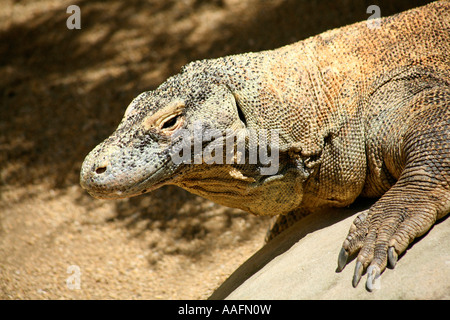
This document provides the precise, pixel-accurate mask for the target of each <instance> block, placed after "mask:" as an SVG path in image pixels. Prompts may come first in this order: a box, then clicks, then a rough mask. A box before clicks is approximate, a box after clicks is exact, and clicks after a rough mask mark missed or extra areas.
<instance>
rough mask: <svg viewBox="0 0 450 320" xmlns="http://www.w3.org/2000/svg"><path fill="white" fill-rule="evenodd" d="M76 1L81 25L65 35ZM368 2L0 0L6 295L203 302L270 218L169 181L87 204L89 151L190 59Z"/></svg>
mask: <svg viewBox="0 0 450 320" xmlns="http://www.w3.org/2000/svg"><path fill="white" fill-rule="evenodd" d="M373 2H374V3H378V2H376V1H373ZM423 3H424V1H398V2H395V4H394V3H392V2H391V1H386V2H384V3H381V4H379V5H380V7H381V9H382V12H381V13H382V15H388V14H392V13H394V12H399V11H402V10H405V9H407V8H409V7H414V6H416V5H417V4H423ZM72 4H76V5H78V6H79V7H80V9H81V30H68V29H67V27H66V19H67V18H68V17H69V14H67V13H66V8H67V7H68V6H69V5H72ZM371 4H372V2H371ZM367 6H368V4H365V3H364V2H362V1H343V2H342V3H338V2H335V1H300V0H298V1H296V0H292V1H288V0H278V1H276V0H273V1H269V0H266V1H257V0H251V1H250V0H249V1H241V0H223V1H222V0H214V1H202V0H185V1H167V0H150V1H137V0H131V1H118V0H111V1H95V0H94V1H92V0H91V1H87V0H84V1H83V0H81V1H74V0H69V1H60V0H58V1H56V0H39V1H38V0H29V1H28V0H22V1H7V0H0V99H1V100H0V101H1V103H0V298H1V299H110V298H117V299H204V298H207V297H208V296H209V295H210V294H211V293H212V291H213V290H214V289H215V288H216V287H217V286H219V285H220V283H222V282H223V281H224V280H225V279H226V278H227V277H228V276H229V275H230V274H231V273H232V271H233V270H235V269H236V268H237V267H238V266H239V265H240V264H242V263H243V262H244V261H245V260H246V259H247V258H248V257H250V256H251V255H252V254H253V253H254V252H255V251H256V250H258V249H259V248H261V246H262V245H263V238H264V235H265V232H266V228H267V226H268V224H269V221H268V220H267V219H261V218H258V217H253V216H251V215H248V214H246V213H244V212H242V211H239V210H236V209H229V208H225V207H221V206H219V205H216V204H214V203H211V202H209V201H206V200H204V199H202V198H199V197H197V196H194V195H191V194H189V193H187V192H185V191H183V190H181V189H179V188H176V187H164V188H162V189H160V190H157V191H155V192H153V193H152V194H150V195H144V196H140V197H136V198H132V199H125V200H117V201H100V200H95V199H93V198H91V197H90V196H89V195H87V194H86V193H85V192H84V191H83V190H82V189H81V188H80V187H79V184H78V179H79V178H78V175H79V168H80V165H81V162H82V160H83V158H84V156H85V155H86V154H87V153H88V152H89V151H90V150H91V149H92V148H93V147H94V146H95V145H96V144H97V143H99V142H100V141H101V140H103V139H104V138H106V137H107V136H108V135H109V134H110V133H111V132H112V131H113V130H114V128H115V127H116V126H117V124H118V123H119V121H120V119H121V117H122V114H123V112H124V110H125V108H126V106H127V105H128V103H129V102H130V101H131V99H132V98H133V97H135V96H136V95H137V94H139V93H140V92H142V91H146V90H151V89H153V88H155V87H156V86H157V85H159V84H160V83H161V82H162V81H164V79H166V78H167V77H168V76H170V75H172V74H175V73H176V72H178V70H179V69H180V67H181V66H182V65H184V64H185V63H187V62H189V61H192V60H197V59H202V58H211V57H219V56H223V55H227V54H233V53H240V52H246V51H259V50H263V49H269V48H276V47H278V46H281V45H284V44H288V43H291V42H294V41H297V40H300V39H303V38H306V37H307V36H310V35H314V34H317V33H319V32H321V31H325V30H327V29H329V28H333V27H339V26H341V25H345V24H348V23H351V22H355V21H359V20H363V19H366V18H367V17H368V15H367V14H366V8H367ZM78 284H79V289H76V287H77V285H78Z"/></svg>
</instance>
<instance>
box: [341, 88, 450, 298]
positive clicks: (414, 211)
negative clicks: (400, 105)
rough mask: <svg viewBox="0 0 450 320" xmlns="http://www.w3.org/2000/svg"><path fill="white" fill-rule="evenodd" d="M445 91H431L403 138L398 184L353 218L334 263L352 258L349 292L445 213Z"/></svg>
mask: <svg viewBox="0 0 450 320" xmlns="http://www.w3.org/2000/svg"><path fill="white" fill-rule="evenodd" d="M449 102H450V90H448V89H444V90H431V91H430V92H429V93H427V94H426V95H424V96H423V99H421V100H419V101H416V103H419V104H422V105H423V106H425V107H423V108H419V111H418V112H417V114H416V115H415V116H414V117H413V119H412V121H411V122H410V123H409V124H408V130H406V131H405V134H404V136H403V146H402V149H401V150H402V153H403V154H402V156H403V157H404V159H405V167H404V169H403V171H402V173H401V175H400V177H399V179H398V181H397V182H396V183H395V184H394V185H393V187H392V188H391V189H389V190H388V191H387V192H386V193H385V194H384V195H383V196H382V197H381V198H380V200H379V201H377V202H376V203H375V204H374V205H373V206H372V207H371V208H370V209H369V211H368V213H367V215H364V214H362V215H359V216H358V217H357V218H356V219H355V221H354V223H353V225H352V227H351V229H350V232H349V234H348V236H347V238H346V239H345V241H344V243H343V246H342V249H341V252H340V254H339V258H338V269H337V271H340V270H342V269H343V268H344V267H345V265H346V263H347V259H348V257H349V256H351V255H354V254H356V253H358V256H357V258H356V266H355V272H354V276H353V286H356V285H357V284H358V282H359V280H360V278H361V275H362V274H363V273H364V271H367V274H368V276H367V282H366V287H367V289H368V290H369V291H372V290H373V289H374V283H375V280H376V279H378V278H379V277H380V274H381V273H382V272H383V271H384V269H385V268H386V266H387V265H388V263H389V265H390V266H391V267H394V266H395V264H396V263H397V259H398V256H399V255H400V254H401V253H402V252H404V251H405V250H406V248H407V247H408V245H409V244H410V243H411V242H412V241H413V240H414V239H415V238H417V237H419V236H421V235H423V234H425V233H426V232H427V231H428V230H429V229H430V228H431V227H432V226H433V224H434V223H435V222H436V220H437V219H439V218H442V217H444V216H445V215H447V214H448V213H449V212H450V104H449Z"/></svg>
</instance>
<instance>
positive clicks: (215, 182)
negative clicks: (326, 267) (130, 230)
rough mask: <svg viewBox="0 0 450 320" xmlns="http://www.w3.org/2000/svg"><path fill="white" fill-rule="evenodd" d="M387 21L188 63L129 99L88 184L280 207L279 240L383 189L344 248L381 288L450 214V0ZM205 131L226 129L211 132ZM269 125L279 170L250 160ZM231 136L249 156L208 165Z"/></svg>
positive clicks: (95, 158)
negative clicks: (291, 228)
mask: <svg viewBox="0 0 450 320" xmlns="http://www.w3.org/2000/svg"><path fill="white" fill-rule="evenodd" d="M379 22H380V24H379V27H378V28H369V27H368V24H367V23H366V21H364V22H360V23H356V24H353V25H349V26H346V27H343V28H340V29H335V30H330V31H327V32H325V33H322V34H319V35H317V36H314V37H311V38H308V39H306V40H303V41H300V42H297V43H294V44H291V45H288V46H284V47H281V48H279V49H276V50H270V51H262V52H259V53H253V52H251V53H245V54H238V55H233V56H227V57H223V58H218V59H208V60H202V61H195V62H192V63H189V64H187V65H186V66H184V67H183V68H182V70H181V72H180V73H179V74H177V75H175V76H172V77H170V78H169V79H168V80H167V81H166V82H164V83H163V84H161V85H160V86H159V87H158V88H157V89H156V90H154V91H149V92H144V93H142V94H140V95H139V96H138V97H136V98H135V99H134V100H133V101H132V102H131V104H130V105H129V106H128V108H127V110H126V112H125V115H124V118H123V119H122V122H121V123H120V124H119V126H118V128H117V129H116V131H115V132H114V133H113V134H112V135H111V136H110V137H109V138H107V139H106V140H105V141H103V142H102V143H101V144H99V145H98V146H97V147H96V148H95V149H94V150H92V151H91V152H90V153H89V155H88V156H87V157H86V159H85V161H84V163H83V166H82V170H81V185H82V186H83V188H85V189H86V190H87V191H88V192H89V193H90V194H91V195H92V196H94V197H97V198H105V199H106V198H107V199H115V198H123V197H131V196H135V195H140V194H142V193H146V192H150V191H152V190H155V189H157V188H159V187H161V186H163V185H167V184H173V185H177V186H180V187H182V188H184V189H186V190H188V191H190V192H192V193H195V194H198V195H201V196H203V197H205V198H208V199H211V200H213V201H215V202H217V203H219V204H223V205H226V206H229V207H236V208H241V209H243V210H246V211H248V212H251V213H253V214H256V215H271V216H276V215H279V218H278V220H277V222H276V223H275V226H274V227H273V229H272V234H271V236H270V237H273V235H276V234H277V233H279V232H280V231H281V230H282V229H283V228H284V227H283V225H284V224H286V223H287V222H288V221H290V220H295V219H299V218H300V217H302V216H305V215H306V214H309V213H312V212H315V211H317V210H318V209H321V208H324V207H344V206H348V205H349V204H351V203H352V202H353V201H354V200H355V199H356V198H357V197H379V198H380V199H379V200H377V202H376V203H375V204H374V205H373V206H372V207H371V208H370V209H369V210H368V213H367V215H364V214H360V215H359V216H358V217H356V219H355V220H354V222H353V225H352V226H351V228H350V231H349V233H348V235H347V237H346V238H345V241H344V242H343V245H342V249H341V251H340V253H339V256H338V269H337V271H340V270H342V269H343V268H344V266H345V265H346V264H347V260H348V258H349V256H355V255H356V254H357V258H356V267H355V272H354V276H353V286H356V285H357V284H358V282H359V280H360V278H361V276H362V274H363V273H364V272H366V273H367V281H366V287H367V289H368V290H370V291H371V290H372V289H373V288H374V282H375V279H378V278H379V277H380V274H381V272H383V271H384V269H385V268H386V266H387V265H388V264H389V265H390V266H392V267H394V266H395V264H396V262H397V259H398V255H399V254H400V253H402V252H403V251H405V249H406V248H407V247H408V245H409V244H410V243H411V242H412V241H413V240H414V239H415V238H416V237H418V236H421V235H423V234H424V233H426V232H427V230H429V229H430V228H431V227H432V226H433V224H434V223H435V222H436V220H437V219H440V218H442V217H444V216H445V215H447V214H448V213H449V211H450V133H449V129H450V1H441V2H435V3H431V4H429V5H426V6H423V7H419V8H416V9H413V10H410V11H406V12H403V13H400V14H397V15H394V16H391V17H386V18H382V19H381V20H380V21H379ZM196 123H197V133H195V130H196V129H195V128H196V125H195V124H196ZM198 123H200V126H199V125H198ZM199 128H200V129H199ZM208 129H215V130H216V131H217V130H219V132H221V134H222V136H215V139H212V138H211V137H210V139H209V140H208V139H206V138H205V137H204V135H203V136H202V134H204V133H205V132H206V130H208ZM263 129H265V130H269V131H270V130H272V132H277V133H278V139H276V138H277V136H275V135H274V136H270V137H271V138H270V139H269V138H267V139H266V140H263V141H262V142H261V141H259V140H258V143H259V147H260V148H261V147H267V152H269V151H271V152H276V151H278V158H277V159H276V160H278V167H276V168H275V169H276V170H275V172H272V173H271V174H267V172H265V173H263V169H268V164H267V162H266V163H263V161H262V160H261V159H262V158H261V159H258V160H257V161H254V162H251V161H250V158H249V154H251V152H250V151H251V150H250V149H251V146H253V147H255V144H252V143H254V141H255V139H256V138H255V137H259V136H262V135H255V134H253V135H252V134H251V132H257V133H260V132H263ZM230 131H231V132H233V133H235V135H236V137H233V140H232V141H233V142H234V145H233V144H232V146H233V148H235V149H237V145H238V139H239V137H240V138H241V139H242V137H244V138H243V139H244V140H240V141H241V142H242V141H244V149H241V152H236V153H234V149H230V150H231V151H230V150H228V149H227V152H232V156H234V157H233V158H232V160H233V161H231V162H225V163H223V162H222V163H220V161H215V162H212V163H211V161H209V162H208V161H207V160H208V159H202V158H200V161H198V156H199V155H200V156H201V155H202V153H201V151H203V152H204V153H203V155H204V154H205V153H206V151H207V150H206V149H207V148H209V149H208V150H209V153H206V154H209V156H213V157H215V159H216V160H217V159H219V160H220V159H223V157H225V156H226V153H225V154H224V155H223V156H222V155H220V154H219V155H217V154H215V153H216V152H218V150H219V151H220V150H221V149H218V147H223V146H225V144H226V143H225V142H226V141H229V139H228V138H225V132H227V133H229V132H230ZM180 132H188V133H189V135H181V134H180ZM267 136H269V135H268V134H267ZM186 137H187V138H186ZM195 137H197V138H199V137H200V138H204V140H207V141H204V140H200V144H199V146H200V147H198V145H197V152H195V147H194V148H193V149H194V151H191V150H192V149H191V148H190V149H186V150H187V151H186V153H188V152H192V153H191V154H189V156H192V157H193V160H192V161H190V158H189V159H188V161H185V160H183V161H182V162H180V161H174V157H173V155H175V154H178V155H180V153H179V152H180V147H179V146H180V145H183V146H186V145H187V146H190V144H191V143H192V144H193V143H195ZM234 138H236V139H234ZM261 140H262V139H261ZM252 141H253V142H252ZM181 142H182V143H181ZM180 143H181V144H180ZM212 145H214V146H215V147H214V148H212V147H211V146H212ZM175 146H178V149H177V148H175ZM241 147H242V146H241ZM199 148H200V149H199ZM171 150H172V151H171ZM173 150H176V152H175V153H174V152H173ZM199 150H200V153H199V152H198V151H199ZM211 150H214V152H212V151H211ZM222 150H223V149H222ZM183 156H185V155H184V149H183ZM217 156H218V157H217ZM195 157H197V158H195ZM206 158H207V157H206ZM227 159H228V158H227ZM195 160H197V161H195ZM343 236H344V235H343ZM270 237H269V238H270Z"/></svg>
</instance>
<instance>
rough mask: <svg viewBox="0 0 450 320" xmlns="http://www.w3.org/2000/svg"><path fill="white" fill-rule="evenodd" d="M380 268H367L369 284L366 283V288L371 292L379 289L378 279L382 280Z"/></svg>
mask: <svg viewBox="0 0 450 320" xmlns="http://www.w3.org/2000/svg"><path fill="white" fill-rule="evenodd" d="M380 274H381V271H380V268H379V267H377V266H370V267H369V268H367V282H366V288H367V290H369V291H370V292H372V291H373V289H378V288H379V285H378V279H379V278H380Z"/></svg>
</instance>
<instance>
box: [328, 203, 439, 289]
mask: <svg viewBox="0 0 450 320" xmlns="http://www.w3.org/2000/svg"><path fill="white" fill-rule="evenodd" d="M416 204H417V203H416ZM418 207H419V208H417V207H416V208H414V207H413V206H411V205H410V206H408V205H406V204H405V205H402V206H401V208H399V209H397V210H396V209H395V208H392V207H387V206H386V202H385V201H380V202H378V203H377V204H375V206H374V207H372V208H371V209H370V210H369V211H368V212H367V213H366V212H365V213H362V214H360V215H358V216H357V217H356V219H355V220H354V221H353V224H352V226H351V227H350V231H349V233H348V235H347V238H346V239H345V241H344V243H343V245H342V248H341V251H340V253H339V256H338V267H337V269H336V271H337V272H340V271H341V270H343V269H344V267H345V265H346V264H347V262H348V260H349V257H351V256H354V255H356V254H358V256H357V258H356V265H355V271H354V275H353V281H352V284H353V287H356V286H357V285H358V283H359V281H360V279H361V277H362V275H363V274H364V273H367V281H366V288H367V290H369V291H373V290H374V289H377V288H379V284H380V282H379V279H380V276H381V273H382V272H383V271H384V269H385V268H386V266H389V267H390V268H394V267H395V265H396V263H397V260H398V256H399V254H401V253H402V252H403V251H405V250H406V248H407V247H408V245H409V244H410V243H411V242H412V241H413V240H414V239H415V238H416V237H419V236H421V235H422V234H424V233H425V232H427V231H428V230H429V228H430V227H431V226H432V225H433V224H434V222H435V220H436V210H435V208H433V206H429V205H428V206H422V205H420V206H418ZM387 208H389V209H387Z"/></svg>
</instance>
